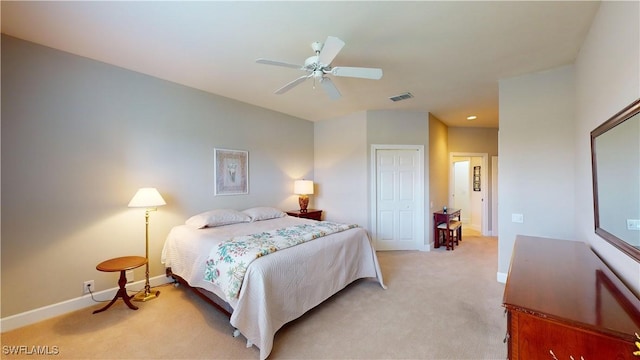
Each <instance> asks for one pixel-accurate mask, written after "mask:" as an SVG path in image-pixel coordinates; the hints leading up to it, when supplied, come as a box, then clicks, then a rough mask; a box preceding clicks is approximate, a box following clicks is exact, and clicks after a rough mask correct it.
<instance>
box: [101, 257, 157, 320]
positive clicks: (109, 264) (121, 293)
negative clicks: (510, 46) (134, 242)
mask: <svg viewBox="0 0 640 360" xmlns="http://www.w3.org/2000/svg"><path fill="white" fill-rule="evenodd" d="M146 263H147V259H146V258H144V257H142V256H123V257H118V258H113V259H109V260H105V261H103V262H101V263H100V264H98V266H96V269H97V270H99V271H104V272H116V271H120V279H119V280H118V285H119V286H120V288H119V289H118V292H117V293H116V296H115V297H114V298H113V300H111V302H110V303H109V304H107V306H105V307H103V308H102V309H99V310H96V311H94V312H93V313H94V314H97V313H99V312H103V311H105V310H107V309H108V308H109V307H111V305H113V303H115V302H116V300H118V298H122V300H124V303H125V304H127V306H128V307H129V308H131V309H133V310H138V307H137V306H135V305H133V304H132V303H131V298H132V297H133V296H129V295H128V294H127V289H126V288H125V285H126V284H127V274H126V271H127V270H131V269H135V268H138V267H140V266H142V265H144V264H146Z"/></svg>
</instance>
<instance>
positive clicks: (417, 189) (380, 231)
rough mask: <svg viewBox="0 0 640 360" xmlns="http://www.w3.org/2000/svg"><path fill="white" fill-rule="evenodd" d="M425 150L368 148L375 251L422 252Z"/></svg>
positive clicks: (423, 247)
mask: <svg viewBox="0 0 640 360" xmlns="http://www.w3.org/2000/svg"><path fill="white" fill-rule="evenodd" d="M423 164H424V147H423V146H421V145H372V146H371V179H372V184H371V203H372V206H371V209H372V210H371V219H372V221H371V222H372V224H371V225H372V226H371V230H372V231H371V233H372V234H371V235H372V238H373V243H374V247H375V249H376V250H425V245H424V170H423V168H424V165H423Z"/></svg>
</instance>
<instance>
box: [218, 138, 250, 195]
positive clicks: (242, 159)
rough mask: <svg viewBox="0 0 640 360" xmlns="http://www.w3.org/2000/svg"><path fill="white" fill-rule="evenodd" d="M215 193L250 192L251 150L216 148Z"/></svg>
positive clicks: (235, 193)
mask: <svg viewBox="0 0 640 360" xmlns="http://www.w3.org/2000/svg"><path fill="white" fill-rule="evenodd" d="M214 163H215V165H214V172H215V173H214V178H215V181H216V185H215V195H241V194H248V193H249V152H247V151H242V150H229V149H218V148H215V149H214Z"/></svg>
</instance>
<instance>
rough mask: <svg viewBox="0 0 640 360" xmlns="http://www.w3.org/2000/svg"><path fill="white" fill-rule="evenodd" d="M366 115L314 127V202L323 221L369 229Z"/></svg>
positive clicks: (357, 114) (348, 116)
mask: <svg viewBox="0 0 640 360" xmlns="http://www.w3.org/2000/svg"><path fill="white" fill-rule="evenodd" d="M366 120H367V118H366V112H358V113H354V114H351V115H347V116H344V117H340V118H336V119H331V120H325V121H319V122H315V123H314V136H315V141H314V142H315V155H314V156H315V161H314V163H315V168H314V173H315V179H314V180H315V181H316V183H317V184H318V185H317V189H316V190H317V194H314V195H313V202H314V204H317V207H318V208H319V209H322V210H323V211H324V217H325V220H329V221H339V222H345V223H355V224H358V225H360V226H362V227H365V228H369V188H368V186H367V184H368V178H369V176H368V170H367V161H368V159H367V154H368V151H367V131H366V126H367V123H366Z"/></svg>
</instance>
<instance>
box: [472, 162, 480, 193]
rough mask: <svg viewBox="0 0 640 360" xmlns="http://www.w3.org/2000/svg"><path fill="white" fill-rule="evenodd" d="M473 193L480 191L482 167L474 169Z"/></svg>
mask: <svg viewBox="0 0 640 360" xmlns="http://www.w3.org/2000/svg"><path fill="white" fill-rule="evenodd" d="M473 191H480V166H474V167H473Z"/></svg>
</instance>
